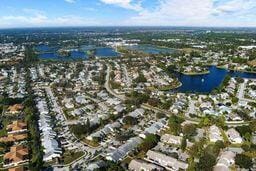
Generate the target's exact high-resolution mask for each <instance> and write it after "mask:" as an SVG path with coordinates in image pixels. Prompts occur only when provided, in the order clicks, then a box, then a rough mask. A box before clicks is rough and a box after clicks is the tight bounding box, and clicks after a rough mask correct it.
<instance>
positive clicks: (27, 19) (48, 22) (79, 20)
mask: <svg viewBox="0 0 256 171" xmlns="http://www.w3.org/2000/svg"><path fill="white" fill-rule="evenodd" d="M0 21H1V23H0V27H2V28H10V27H41V26H44V27H48V26H91V25H99V23H98V22H97V21H95V20H93V19H87V18H84V17H80V16H74V15H68V16H61V17H48V16H47V15H42V14H36V15H32V16H25V15H8V16H0Z"/></svg>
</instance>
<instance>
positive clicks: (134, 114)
mask: <svg viewBox="0 0 256 171" xmlns="http://www.w3.org/2000/svg"><path fill="white" fill-rule="evenodd" d="M144 113H145V110H144V109H142V108H139V109H136V110H134V111H133V112H130V113H129V114H128V116H131V117H134V118H139V117H141V116H143V114H144Z"/></svg>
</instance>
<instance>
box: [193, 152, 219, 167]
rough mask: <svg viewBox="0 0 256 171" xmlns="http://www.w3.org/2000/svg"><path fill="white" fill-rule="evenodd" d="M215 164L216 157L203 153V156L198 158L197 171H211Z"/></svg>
mask: <svg viewBox="0 0 256 171" xmlns="http://www.w3.org/2000/svg"><path fill="white" fill-rule="evenodd" d="M215 163H216V157H215V156H213V155H211V154H209V153H203V155H202V156H201V157H200V158H199V163H198V165H197V167H198V170H211V168H212V167H213V166H214V165H215Z"/></svg>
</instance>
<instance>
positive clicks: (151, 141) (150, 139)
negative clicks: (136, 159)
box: [139, 134, 160, 152]
mask: <svg viewBox="0 0 256 171" xmlns="http://www.w3.org/2000/svg"><path fill="white" fill-rule="evenodd" d="M159 141H160V137H159V136H158V135H154V134H149V135H147V136H146V138H145V139H144V140H143V142H142V143H141V145H140V146H139V149H141V150H142V151H144V152H146V151H148V150H149V149H151V148H153V147H155V146H156V145H157V143H158V142H159Z"/></svg>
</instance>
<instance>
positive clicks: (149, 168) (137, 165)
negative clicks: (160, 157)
mask: <svg viewBox="0 0 256 171" xmlns="http://www.w3.org/2000/svg"><path fill="white" fill-rule="evenodd" d="M128 168H129V170H130V171H141V170H143V171H162V170H164V169H163V168H162V167H160V166H157V165H155V164H152V163H149V162H146V161H143V160H137V159H134V160H132V161H131V162H130V164H129V166H128Z"/></svg>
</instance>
